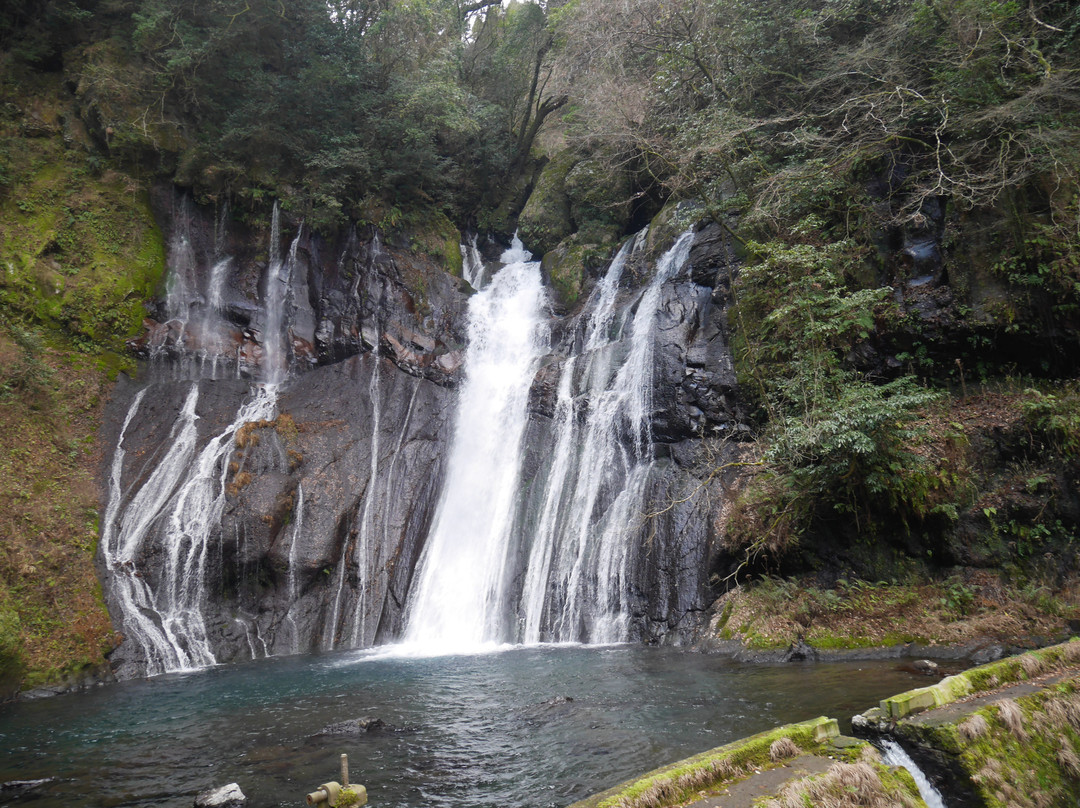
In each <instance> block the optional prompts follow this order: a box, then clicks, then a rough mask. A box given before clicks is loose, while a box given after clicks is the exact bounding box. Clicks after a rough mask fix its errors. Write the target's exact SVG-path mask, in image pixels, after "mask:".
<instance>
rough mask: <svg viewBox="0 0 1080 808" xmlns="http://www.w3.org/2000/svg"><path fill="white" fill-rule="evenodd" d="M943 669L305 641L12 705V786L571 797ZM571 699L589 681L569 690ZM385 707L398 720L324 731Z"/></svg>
mask: <svg viewBox="0 0 1080 808" xmlns="http://www.w3.org/2000/svg"><path fill="white" fill-rule="evenodd" d="M924 682H925V679H923V678H922V677H918V676H915V675H913V674H910V673H906V672H903V671H900V670H897V669H896V664H895V663H879V662H865V663H847V664H823V663H818V664H809V663H808V664H801V663H795V664H787V665H744V664H738V663H734V662H731V661H730V660H728V659H724V658H721V657H716V656H706V655H699V654H691V653H685V652H679V651H676V650H672V649H656V648H643V647H637V646H613V647H606V648H603V647H600V648H598V647H575V646H539V647H517V648H511V649H504V650H500V651H498V652H492V653H488V654H476V655H470V656H444V657H428V658H408V657H401V656H398V657H394V656H388V655H387V654H386V653H385V652H383V653H381V654H380V653H379V652H374V653H373V652H370V651H369V652H363V653H360V652H349V653H341V654H327V655H324V656H321V657H292V658H275V659H267V660H261V661H259V662H256V663H250V664H243V665H232V666H228V667H219V668H212V669H208V670H203V671H199V672H195V673H189V674H168V675H164V676H159V677H156V678H154V679H150V680H144V681H130V682H124V683H119V684H113V685H107V686H103V687H99V688H96V689H94V690H91V691H88V692H85V693H81V694H72V695H67V696H59V697H56V698H52V699H47V700H42V701H36V702H24V703H18V704H13V705H7V706H5V707H3V708H2V709H0V783H2V782H5V781H9V780H27V779H36V778H45V777H55V778H57V779H56V780H55V781H53V782H52V783H50V784H48V785H47V786H45V787H44V788H42V789H40V790H39V791H38V792H36V794H35V795H26V796H23V797H22V798H16V797H15V795H13V794H10V793H6V792H2V791H0V805H16V804H18V805H20V806H33V808H43V807H44V806H53V805H57V806H58V805H64V806H68V807H71V808H73V807H75V806H109V808H117V807H118V806H129V805H130V806H136V805H138V806H150V805H161V806H166V805H167V806H178V807H179V806H184V807H185V808H187V807H188V806H190V805H191V803H192V799H193V797H194V795H195V794H196V793H197V792H199V791H201V790H203V789H206V788H209V787H211V786H218V785H223V784H225V783H229V782H237V783H239V784H240V786H241V788H242V789H243V791H244V792H245V794H247V796H248V798H249V801H248V805H249V806H252V807H253V808H264V807H265V806H285V805H292V806H294V805H299V804H302V800H303V794H304V793H306V791H308V790H310V789H311V788H313V787H314V786H316V785H318V784H319V783H322V782H325V781H326V780H330V779H335V776H336V774H337V761H338V755H339V754H340V753H342V752H346V753H348V754H349V760H350V769H351V773H352V779H353V780H354V781H355V782H361V783H364V784H365V785H366V786H367V787H368V791H369V794H370V795H371V804H372V805H373V806H379V808H419V806H458V807H459V808H483V807H484V806H491V807H492V808H494V807H495V806H498V807H499V808H515V807H516V806H529V808H537V807H538V806H565V805H567V804H569V803H571V802H574V801H575V800H578V799H581V798H583V797H586V796H588V795H589V794H592V793H595V792H597V791H600V790H602V789H604V788H607V787H608V786H611V785H614V784H615V783H618V782H620V781H622V780H625V779H627V778H629V777H631V776H633V775H636V774H640V773H642V772H644V771H647V770H649V769H652V768H654V767H657V766H660V765H662V764H665V763H668V762H670V761H673V760H677V759H679V758H681V757H685V756H687V755H690V754H693V753H696V752H699V751H703V750H705V749H708V748H711V747H714V746H718V745H720V744H723V743H726V742H728V741H731V740H734V739H737V738H740V737H743V736H746V735H750V734H752V733H755V732H758V731H761V730H764V729H767V728H770V727H772V726H774V725H776V724H782V723H787V722H790V721H799V720H803V719H807V718H812V717H815V716H818V715H823V714H824V715H830V716H833V717H836V718H839V719H841V723H842V728H843V729H844V731H850V729H849V728H848V727H843V724H844V723H845V722H846V720H847V719H848V718H849V717H850V716H851V715H853V714H854V713H856V712H860V711H862V710H864V709H866V708H867V707H870V706H872V705H874V704H876V703H877V701H878V700H879V699H881V698H883V697H885V696H888V695H892V694H894V693H898V692H900V691H903V690H907V689H910V688H912V687H915V686H918V685H920V684H923V683H924ZM568 699H572V700H568ZM362 716H371V717H375V718H379V719H381V720H382V721H384V722H385V723H386V725H387V726H386V728H384V729H381V730H377V731H373V732H369V733H367V734H365V735H361V736H353V737H345V736H321V735H319V732H320V730H321V729H322V728H323V727H325V726H326V725H328V724H331V723H334V722H339V721H342V720H345V719H350V718H358V717H362Z"/></svg>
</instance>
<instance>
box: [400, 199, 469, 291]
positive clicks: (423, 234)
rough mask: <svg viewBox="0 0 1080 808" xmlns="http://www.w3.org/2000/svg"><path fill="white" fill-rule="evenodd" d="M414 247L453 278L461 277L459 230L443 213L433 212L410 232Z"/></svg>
mask: <svg viewBox="0 0 1080 808" xmlns="http://www.w3.org/2000/svg"><path fill="white" fill-rule="evenodd" d="M412 244H413V246H414V248H417V249H419V250H420V251H421V252H424V253H427V254H428V255H430V256H431V257H432V258H434V259H435V260H436V261H438V262H439V263H440V264H441V265H442V267H443V269H445V270H446V271H447V272H449V273H450V274H451V275H453V276H454V277H455V278H460V277H461V271H462V257H461V231H459V230H458V229H457V228H456V227H455V226H454V223H453V222H451V221H450V219H449V218H447V216H446V214H444V213H433V214H431V215H430V216H429V217H427V218H426V220H425V221H424V224H423V226H422V227H420V228H417V229H416V230H415V231H414V232H413V234H412Z"/></svg>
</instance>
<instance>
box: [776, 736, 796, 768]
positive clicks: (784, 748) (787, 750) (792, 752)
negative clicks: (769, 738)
mask: <svg viewBox="0 0 1080 808" xmlns="http://www.w3.org/2000/svg"><path fill="white" fill-rule="evenodd" d="M800 752H802V750H801V749H799V746H798V744H796V743H795V741H793V740H791V738H778V739H776V740H775V741H773V742H772V746H770V747H769V759H770V760H772V762H773V763H779V762H780V761H781V760H787V759H788V758H793V757H796V756H797V755H798V754H799V753H800Z"/></svg>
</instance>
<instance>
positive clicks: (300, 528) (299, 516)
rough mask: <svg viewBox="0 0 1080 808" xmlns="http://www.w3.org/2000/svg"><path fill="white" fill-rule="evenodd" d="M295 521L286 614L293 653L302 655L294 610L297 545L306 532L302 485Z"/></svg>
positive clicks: (298, 489)
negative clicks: (290, 630)
mask: <svg viewBox="0 0 1080 808" xmlns="http://www.w3.org/2000/svg"><path fill="white" fill-rule="evenodd" d="M293 514H294V521H293V529H292V538H291V540H290V542H289V582H288V585H289V609H288V611H287V612H286V613H285V617H286V619H287V620H288V621H289V625H291V626H292V635H293V653H294V654H299V653H300V629H299V628H298V627H297V625H296V618H295V617H293V609H294V608H295V607H296V602H297V601H298V600H300V584H299V582H298V581H297V579H296V544H297V540H299V538H300V536H301V535H302V534H303V532H304V485H303V483H300V484H299V485H297V486H296V509H295V511H294V512H293Z"/></svg>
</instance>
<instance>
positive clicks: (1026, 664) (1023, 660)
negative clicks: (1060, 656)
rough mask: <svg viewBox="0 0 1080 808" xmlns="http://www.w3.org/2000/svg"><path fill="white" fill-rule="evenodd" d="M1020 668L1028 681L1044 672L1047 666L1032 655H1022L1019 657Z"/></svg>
mask: <svg viewBox="0 0 1080 808" xmlns="http://www.w3.org/2000/svg"><path fill="white" fill-rule="evenodd" d="M1020 667H1022V668H1023V669H1024V673H1025V674H1027V678H1028V679H1034V678H1035V677H1036V676H1038V675H1040V674H1042V673H1045V672H1046V668H1047V665H1046V663H1045V662H1043V660H1042V659H1041V658H1039V657H1037V656H1035V655H1034V654H1024V655H1023V656H1021V657H1020Z"/></svg>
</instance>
